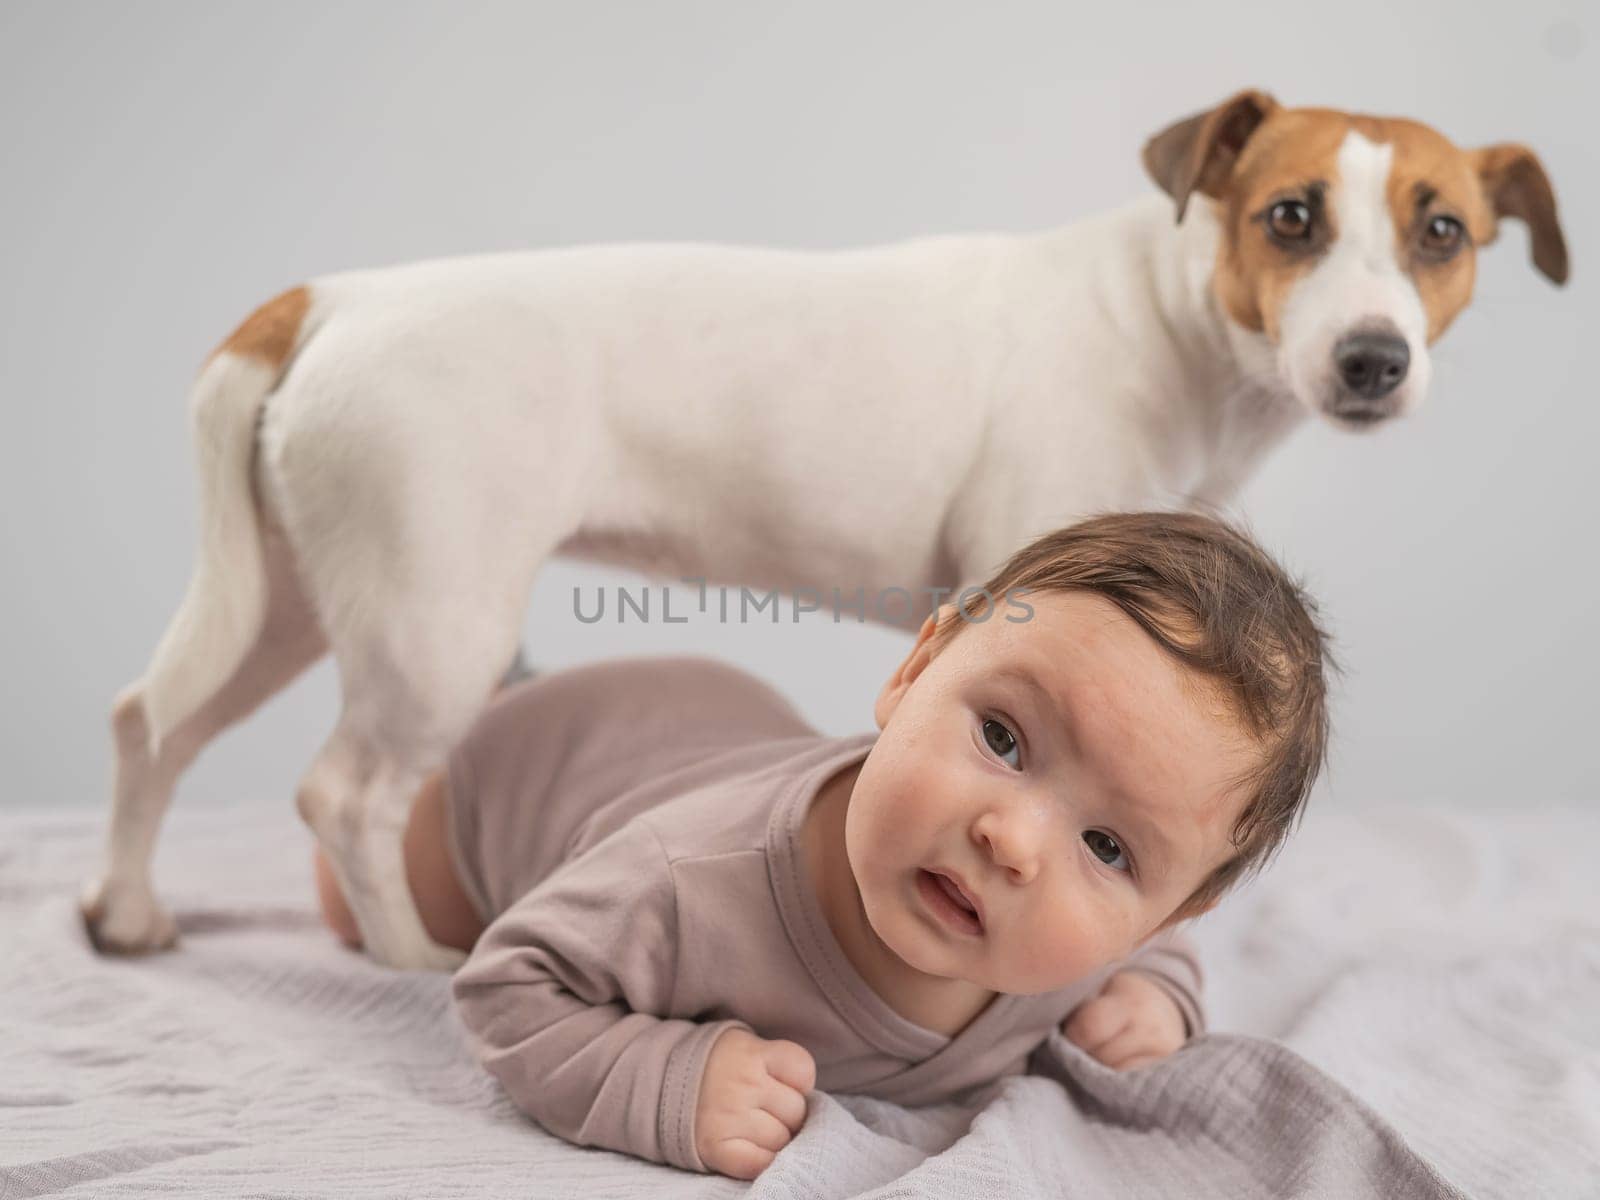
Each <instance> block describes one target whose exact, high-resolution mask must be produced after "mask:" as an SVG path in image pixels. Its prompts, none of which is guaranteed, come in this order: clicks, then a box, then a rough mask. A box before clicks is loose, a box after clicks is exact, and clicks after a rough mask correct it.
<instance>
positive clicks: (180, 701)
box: [142, 287, 317, 758]
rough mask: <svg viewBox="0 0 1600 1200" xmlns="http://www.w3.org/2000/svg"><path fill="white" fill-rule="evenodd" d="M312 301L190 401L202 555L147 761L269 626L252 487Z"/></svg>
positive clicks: (287, 305) (168, 650)
mask: <svg viewBox="0 0 1600 1200" xmlns="http://www.w3.org/2000/svg"><path fill="white" fill-rule="evenodd" d="M313 301H314V296H313V293H312V292H311V289H309V288H306V287H298V288H293V289H291V290H290V291H287V292H284V293H283V294H282V295H280V296H277V297H276V298H274V299H272V300H269V301H268V302H267V303H266V304H264V305H262V306H261V307H260V308H258V309H257V310H256V311H255V312H253V313H251V314H250V316H249V317H247V318H246V319H245V321H244V323H243V324H242V325H240V326H239V328H238V329H236V330H234V331H233V333H232V334H230V335H229V336H228V338H227V340H225V341H224V342H223V343H222V344H221V345H220V346H218V347H217V349H216V350H215V351H214V352H213V353H212V355H211V357H210V358H209V359H207V360H206V363H205V365H204V366H203V367H202V368H201V369H200V376H199V378H198V379H196V380H195V384H194V389H193V390H192V392H191V393H190V397H189V419H190V425H191V429H192V433H193V436H194V447H195V457H196V466H197V473H198V475H199V480H200V517H199V519H200V546H199V553H198V555H197V557H196V559H195V566H194V573H193V574H192V575H191V576H190V578H189V590H188V591H187V592H186V593H185V595H184V597H183V603H182V604H180V605H179V606H178V611H177V613H176V614H174V616H173V618H172V621H171V623H170V624H169V625H168V626H167V630H166V632H165V633H164V634H163V635H162V637H161V641H160V642H159V643H158V644H157V646H156V649H155V653H154V654H153V655H152V656H151V659H150V665H149V667H147V668H146V670H145V673H144V678H143V680H142V691H143V693H144V695H143V703H144V711H145V721H146V727H147V728H148V729H149V750H150V756H151V757H152V758H154V757H155V755H156V752H157V751H158V750H159V748H160V745H161V740H162V738H163V737H165V736H166V735H167V734H168V733H170V732H171V731H172V730H173V729H174V728H176V727H177V726H178V724H179V723H180V722H182V721H183V720H184V718H186V717H188V716H190V715H191V714H193V713H194V712H195V710H197V709H198V708H199V707H200V706H201V705H202V704H204V703H205V702H206V700H207V699H209V698H210V697H211V696H212V694H214V693H215V692H216V691H217V689H218V688H220V687H221V686H222V685H223V684H224V683H226V682H227V680H228V678H229V677H230V676H231V675H232V674H233V672H234V671H235V670H236V669H237V668H238V666H239V664H240V663H241V662H242V661H243V660H244V656H245V654H246V653H248V652H249V650H250V647H251V645H252V644H253V643H254V641H255V639H256V635H257V634H258V633H259V632H260V630H261V625H262V622H263V621H264V620H265V617H266V606H267V578H266V570H265V567H264V565H263V563H262V555H261V533H260V529H259V527H258V525H257V512H256V503H255V495H254V490H253V487H252V482H251V475H252V460H253V455H254V453H255V444H256V428H257V422H258V420H259V418H260V415H261V411H262V408H263V406H264V405H265V403H266V399H267V397H268V396H269V395H270V394H271V393H272V391H273V389H274V388H276V387H277V386H278V383H279V381H280V380H281V379H282V378H283V375H284V373H285V372H286V371H287V370H288V368H289V364H290V362H292V361H293V359H294V356H295V354H296V352H298V351H299V349H300V347H301V346H302V345H304V344H305V341H306V339H307V338H309V337H310V336H311V333H312V331H313V329H314V327H315V325H316V324H317V322H316V320H315V313H314V311H313V309H314V304H313Z"/></svg>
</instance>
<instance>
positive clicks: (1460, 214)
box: [1355, 117, 1495, 342]
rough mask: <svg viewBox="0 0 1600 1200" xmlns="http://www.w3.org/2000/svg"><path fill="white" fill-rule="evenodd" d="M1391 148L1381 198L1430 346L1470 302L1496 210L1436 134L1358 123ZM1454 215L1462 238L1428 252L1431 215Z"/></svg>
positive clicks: (1465, 164) (1409, 124)
mask: <svg viewBox="0 0 1600 1200" xmlns="http://www.w3.org/2000/svg"><path fill="white" fill-rule="evenodd" d="M1355 127H1356V128H1357V129H1358V130H1359V131H1360V132H1361V133H1363V134H1364V135H1365V136H1366V137H1368V138H1369V139H1371V140H1372V141H1374V142H1388V143H1389V144H1390V145H1392V146H1393V147H1394V152H1393V156H1392V158H1391V161H1390V165H1389V179H1388V183H1387V185H1386V195H1387V197H1388V201H1389V217H1390V220H1391V222H1392V223H1393V225H1394V231H1395V261H1396V262H1398V263H1399V264H1400V267H1401V269H1402V270H1404V271H1405V272H1406V273H1407V274H1408V275H1410V276H1411V282H1412V283H1413V284H1414V285H1415V286H1416V289H1417V295H1418V297H1419V298H1420V299H1421V300H1422V307H1423V311H1424V312H1426V313H1427V315H1428V341H1429V342H1432V341H1433V340H1434V339H1435V338H1437V337H1438V336H1439V335H1440V334H1442V333H1443V332H1444V331H1445V330H1446V329H1447V328H1449V326H1450V323H1451V322H1452V321H1454V320H1455V319H1456V316H1457V314H1459V313H1460V312H1461V310H1462V309H1463V308H1465V307H1466V306H1467V301H1469V300H1471V299H1472V287H1473V283H1474V281H1475V280H1476V278H1477V254H1476V247H1478V246H1483V245H1487V244H1488V243H1489V242H1491V241H1493V240H1494V224H1495V223H1494V213H1493V212H1492V211H1491V209H1490V208H1489V205H1488V203H1487V201H1486V200H1485V198H1484V195H1483V188H1482V187H1481V186H1480V185H1479V182H1478V176H1477V173H1476V172H1475V171H1474V170H1473V168H1472V161H1471V157H1470V156H1469V155H1468V154H1467V153H1466V151H1464V150H1462V149H1460V148H1459V147H1458V146H1456V145H1455V143H1453V142H1451V141H1450V140H1449V139H1448V138H1446V137H1445V136H1444V135H1443V134H1441V133H1439V132H1438V131H1437V130H1434V129H1430V128H1429V127H1428V126H1426V125H1422V124H1419V123H1418V122H1416V121H1407V120H1403V119H1400V118H1392V119H1387V120H1378V119H1376V118H1372V117H1366V118H1362V119H1361V120H1360V121H1359V122H1358V123H1357V124H1356V126H1355ZM1441 216H1442V217H1453V218H1455V219H1456V220H1457V221H1460V222H1461V224H1462V225H1463V226H1464V227H1465V228H1466V237H1465V238H1464V239H1463V240H1462V242H1461V244H1460V245H1459V247H1458V248H1457V249H1456V250H1455V252H1454V253H1452V254H1451V255H1450V256H1449V257H1447V258H1442V259H1441V258H1439V257H1437V256H1435V255H1431V254H1429V253H1428V252H1427V251H1426V249H1425V247H1424V244H1423V233H1424V231H1425V230H1426V228H1427V225H1428V222H1430V221H1431V220H1433V219H1434V218H1435V217H1441Z"/></svg>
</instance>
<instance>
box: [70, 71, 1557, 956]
mask: <svg viewBox="0 0 1600 1200" xmlns="http://www.w3.org/2000/svg"><path fill="white" fill-rule="evenodd" d="M1144 162H1145V165H1146V167H1147V168H1148V170H1149V172H1150V174H1151V176H1152V177H1153V178H1154V179H1155V182H1156V183H1157V184H1159V185H1160V187H1161V189H1162V191H1164V192H1165V193H1166V195H1165V196H1164V197H1160V196H1151V197H1150V198H1148V199H1144V200H1139V201H1137V202H1136V203H1134V204H1131V205H1129V206H1128V207H1126V208H1124V209H1122V210H1120V211H1117V212H1114V213H1111V214H1110V215H1107V216H1103V217H1100V218H1098V219H1095V220H1090V221H1085V222H1082V223H1080V224H1075V225H1071V226H1068V227H1066V228H1061V229H1055V230H1050V231H1047V232H1042V233H1033V234H1025V235H1013V234H979V235H971V236H948V237H927V238H919V239H916V240H912V241H906V242H901V243H897V244H892V245H887V246H881V247H874V248H867V249H855V250H845V251H834V252H825V253H802V252H792V251H783V250H767V249H751V248H733V247H724V246H710V245H607V246H591V247H578V248H571V249H551V250H544V251H538V252H529V253H516V254H497V255H485V256H481V257H470V258H457V259H449V260H442V261H434V262H422V263H416V264H412V265H406V266H398V267H393V268H388V269H382V270H370V271H352V272H348V273H344V274H337V275H329V276H326V277H323V278H320V279H316V280H314V281H312V282H310V283H307V284H304V285H302V286H300V287H296V288H294V289H292V290H290V291H288V292H285V293H284V294H282V295H280V296H278V297H277V298H276V299H274V300H271V301H269V302H268V303H267V304H265V305H264V306H263V307H262V308H260V309H259V310H258V311H256V312H255V313H254V314H253V315H251V316H250V317H249V318H248V319H247V320H246V321H245V322H244V323H243V324H242V325H241V326H240V327H239V328H238V329H237V330H236V331H235V332H234V333H233V334H232V335H231V336H230V337H229V338H228V339H227V340H226V341H224V342H223V343H222V345H221V346H220V347H219V348H218V349H217V351H216V352H215V353H214V354H213V355H212V356H211V358H210V359H208V360H207V362H206V364H205V365H204V367H203V368H202V369H201V372H200V375H199V378H198V380H197V381H196V384H195V386H194V390H193V393H192V400H191V411H192V417H193V422H194V433H195V438H196V442H197V446H198V450H197V456H198V470H199V475H200V488H201V517H200V546H199V554H198V561H197V565H196V567H195V570H194V574H193V577H192V578H191V580H190V583H189V589H188V592H187V594H186V595H185V596H184V598H183V601H182V604H181V605H180V607H179V608H178V611H177V614H176V615H175V616H174V618H173V620H172V622H171V625H170V626H169V627H168V629H167V631H166V634H165V635H164V637H163V638H162V640H161V642H160V644H159V645H158V646H157V647H156V650H155V653H154V656H153V658H152V661H151V663H150V665H149V667H148V669H147V670H146V671H145V673H144V675H143V676H142V677H141V678H140V679H138V680H137V681H135V682H134V683H133V684H132V685H130V686H129V687H127V688H126V689H124V690H123V691H122V692H121V693H120V694H119V695H118V697H117V699H116V701H115V704H114V707H113V711H112V718H111V724H112V729H113V732H114V736H115V744H116V779H115V793H114V797H113V806H112V812H111V823H110V832H109V838H108V855H107V861H106V863H105V867H104V870H103V873H102V874H101V876H100V877H99V878H98V879H96V880H94V881H92V882H91V883H90V884H89V885H88V886H87V887H86V889H85V891H84V894H83V896H82V898H81V901H80V905H81V910H82V913H83V916H84V919H85V922H86V924H87V927H88V931H89V934H90V937H91V939H92V941H93V942H94V944H95V945H96V946H97V947H98V948H100V949H101V950H104V951H116V952H124V953H130V952H139V951H148V950H154V949H158V948H162V947H166V946H169V945H171V944H172V943H173V942H174V941H175V940H176V927H175V925H174V923H173V921H172V919H171V917H170V916H169V915H168V913H167V912H166V911H165V910H164V909H163V908H162V906H161V905H160V903H159V902H158V901H157V899H156V896H155V893H154V891H153V890H152V888H151V882H150V858H151V854H152V850H153V846H154V841H155V837H156V833H157V829H158V826H159V824H160V822H161V819H162V816H163V814H164V812H165V810H166V808H167V805H168V801H169V799H170V797H171V794H172V790H173V786H174V784H175V783H176V781H177V778H178V776H179V774H180V773H181V772H182V771H183V769H184V768H185V767H186V766H187V765H188V764H189V763H190V762H191V761H193V759H194V758H195V756H196V755H197V754H198V753H199V751H200V749H201V748H202V747H203V746H204V745H205V744H206V743H207V742H208V741H209V740H210V739H211V738H212V737H214V736H215V735H216V734H217V733H218V732H219V731H220V730H222V729H223V728H224V727H226V726H228V725H231V724H232V723H234V722H235V721H238V720H240V719H241V718H243V717H244V716H246V715H247V714H248V713H250V712H251V711H253V710H254V709H255V708H256V707H257V706H258V705H260V704H261V703H262V701H264V700H265V699H267V697H269V696H271V695H272V694H273V693H274V692H276V691H278V690H279V689H280V688H282V687H284V686H285V685H286V684H287V683H288V682H289V681H290V680H291V679H293V678H294V677H295V676H297V675H299V674H300V673H301V672H302V671H303V670H304V669H305V668H306V667H307V666H309V665H310V664H311V663H312V662H314V661H315V660H316V659H318V658H319V657H320V656H321V655H322V654H323V653H324V652H326V651H328V650H330V649H331V650H332V652H333V655H334V657H335V659H336V660H337V662H338V667H339V676H340V685H341V690H342V698H343V706H342V711H341V714H340V717H339V719H338V722H337V725H336V727H335V728H334V730H333V732H332V734H331V736H330V737H329V738H328V740H327V742H326V743H325V744H324V745H323V747H322V748H321V750H320V751H319V752H318V753H317V755H316V757H315V758H314V759H313V761H312V762H311V764H310V766H309V768H308V769H307V771H306V773H305V775H304V777H303V779H302V780H301V782H300V785H299V788H298V792H297V797H296V802H297V805H298V808H299V811H300V813H301V815H302V817H303V818H304V819H305V820H306V821H307V822H308V823H309V825H310V826H311V828H312V830H313V831H314V832H315V835H316V837H317V839H318V841H319V842H320V844H321V846H322V848H323V850H324V851H325V852H326V854H327V857H328V859H329V862H330V864H331V865H332V867H333V870H334V874H335V876H336V878H337V880H338V883H339V886H340V889H341V891H342V892H343V894H344V895H345V896H346V897H347V898H348V900H349V903H350V906H351V908H352V910H353V911H354V914H355V916H356V920H357V924H358V925H359V927H360V932H361V938H362V941H363V942H364V943H365V945H366V947H367V948H368V950H369V951H370V952H371V953H372V954H373V955H374V956H375V957H377V958H378V959H379V960H380V961H382V962H385V963H389V964H391V965H393V966H397V967H437V968H448V967H451V966H453V965H455V964H456V963H457V962H458V961H459V959H460V955H459V954H457V953H456V952H455V951H452V950H447V949H445V948H443V947H440V946H438V945H436V944H435V943H434V942H432V941H431V939H430V938H429V937H428V935H427V933H426V931H425V930H424V928H423V926H422V923H421V921H420V919H419V917H418V916H417V913H416V909H415V907H414V905H413V904H412V901H411V896H410V892H409V890H408V888H407V884H406V877H405V871H404V865H403V860H402V857H401V833H402V830H403V829H404V826H405V823H406V820H407V816H408V813H409V810H410V806H411V803H412V799H413V797H414V796H415V795H416V793H417V790H418V787H419V785H420V783H421V781H422V779H423V778H424V776H425V774H426V773H427V772H429V771H430V770H433V769H435V768H436V767H437V765H438V764H439V763H440V762H441V761H442V760H443V758H444V756H445V754H446V753H447V751H448V750H449V748H450V747H451V746H452V745H453V744H454V743H455V741H456V740H457V739H458V738H459V737H460V736H461V735H462V734H463V733H464V732H465V730H466V729H467V727H468V726H469V724H470V723H471V722H472V720H473V718H474V716H475V715H476V713H477V712H478V710H479V708H480V706H482V705H483V704H484V703H485V702H486V700H487V698H488V697H489V695H490V694H491V692H492V691H493V689H494V686H495V684H496V681H497V680H498V679H499V678H500V677H501V674H502V672H503V671H505V669H506V664H507V663H508V662H509V661H510V660H511V659H512V658H513V655H514V654H515V652H516V650H517V644H518V636H519V631H520V629H521V625H522V621H523V617H524V609H525V604H526V601H527V597H528V594H529V591H530V589H531V587H532V581H533V577H534V573H535V571H536V570H537V569H538V567H539V564H540V563H541V562H543V561H544V559H545V558H546V557H548V556H549V555H552V554H556V553H567V554H572V555H576V556H579V557H586V558H590V559H594V560H599V561H603V562H610V563H617V564H622V565H626V566H629V567H633V568H638V569H641V570H646V571H651V572H659V573H661V574H663V575H666V576H671V577H683V576H693V577H701V578H706V579H710V580H714V581H722V582H728V583H738V584H755V585H761V586H763V587H766V588H769V589H783V590H786V591H789V592H791V593H799V592H801V591H806V592H820V591H822V590H824V589H828V588H833V587H839V586H843V587H846V588H849V589H851V590H852V593H853V591H854V589H856V588H860V587H865V588H866V589H869V590H871V589H879V590H881V589H886V588H891V587H898V588H905V589H908V590H910V591H912V592H913V593H914V594H916V595H919V596H920V595H924V594H928V595H930V596H932V595H934V594H935V589H939V590H944V591H953V590H956V589H959V588H961V587H962V586H964V585H966V584H969V583H971V582H973V581H975V580H982V579H983V578H986V577H987V575H988V574H989V573H990V572H991V570H992V569H993V568H995V567H996V566H997V565H999V563H1000V562H1002V561H1003V560H1004V559H1005V557H1006V556H1007V555H1009V554H1010V553H1011V552H1012V551H1014V550H1016V549H1017V548H1019V547H1020V546H1022V545H1023V544H1024V543H1025V542H1027V541H1028V540H1029V539H1031V538H1033V537H1034V536H1036V535H1038V534H1042V533H1045V532H1046V531H1048V530H1051V529H1054V528H1057V527H1059V526H1062V525H1066V524H1068V523H1070V522H1071V521H1073V520H1074V519H1077V518H1080V517H1082V516H1085V515H1087V514H1089V513H1091V512H1096V511H1102V510H1108V509H1136V508H1148V507H1161V506H1180V505H1191V504H1193V505H1207V506H1214V505H1219V504H1221V503H1223V502H1225V501H1226V500H1227V499H1228V498H1229V497H1230V496H1232V495H1233V493H1234V492H1235V490H1236V489H1237V488H1238V487H1239V485H1240V484H1241V483H1242V482H1243V481H1244V479H1245V478H1246V477H1247V476H1248V475H1249V474H1250V472H1251V471H1252V470H1253V469H1254V467H1255V465H1256V463H1257V462H1258V461H1259V460H1260V459H1261V458H1262V457H1263V456H1264V455H1265V454H1266V453H1267V452H1268V451H1269V450H1270V449H1272V448H1273V447H1274V446H1275V445H1276V444H1277V443H1278V442H1280V441H1281V440H1282V439H1283V438H1284V436H1285V435H1286V434H1287V433H1288V432H1289V431H1290V430H1291V429H1292V428H1293V427H1294V426H1295V425H1296V424H1297V423H1298V422H1300V421H1301V420H1303V419H1304V418H1305V417H1306V415H1307V414H1310V413H1315V414H1318V415H1319V416H1321V417H1323V418H1325V419H1327V420H1328V421H1330V422H1332V423H1333V424H1334V425H1337V426H1340V427H1343V428H1346V429H1367V428H1371V427H1373V426H1376V425H1379V424H1382V423H1384V422H1385V421H1387V420H1388V419H1390V418H1391V417H1395V416H1398V415H1400V414H1403V413H1406V412H1408V411H1410V410H1412V409H1414V408H1415V407H1416V406H1417V405H1418V404H1420V403H1421V402H1422V399H1423V395H1424V393H1425V392H1426V390H1427V386H1428V376H1429V359H1428V346H1429V344H1430V343H1431V342H1432V341H1433V340H1434V339H1435V338H1437V337H1438V336H1439V335H1440V334H1441V333H1443V332H1444V330H1445V329H1446V327H1448V326H1449V324H1450V322H1451V320H1452V319H1454V317H1455V316H1456V314H1457V313H1459V312H1460V311H1461V309H1462V307H1463V306H1464V305H1465V304H1466V303H1467V301H1468V299H1469V297H1470V296H1471V294H1472V286H1473V273H1474V254H1475V252H1476V250H1477V248H1478V247H1479V246H1483V245H1487V244H1488V243H1489V242H1491V241H1493V240H1494V237H1495V234H1496V225H1497V222H1498V220H1499V218H1501V217H1507V216H1511V217H1517V218H1520V219H1521V220H1522V221H1524V222H1526V223H1527V226H1528V228H1529V230H1530V233H1531V246H1532V255H1533V262H1534V265H1535V266H1536V267H1537V268H1538V269H1539V270H1540V271H1541V272H1543V273H1544V274H1545V275H1546V276H1548V277H1549V278H1550V279H1552V280H1554V281H1555V282H1556V283H1562V282H1564V281H1565V279H1566V277H1567V253H1566V247H1565V244H1564V242H1563V238H1562V233H1561V228H1560V225H1559V223H1558V221H1557V217H1556V205H1555V198H1554V196H1553V195H1552V193H1551V188H1550V184H1549V182H1548V180H1547V179H1546V176H1545V173H1544V170H1543V169H1542V167H1541V166H1540V164H1539V161H1538V159H1537V158H1535V156H1534V155H1533V153H1532V152H1531V151H1529V150H1528V149H1526V148H1525V147H1522V146H1519V145H1496V146H1490V147H1487V148H1485V149H1480V150H1461V149H1458V148H1457V147H1456V146H1454V145H1453V144H1451V143H1450V142H1449V141H1448V140H1446V139H1445V138H1444V137H1443V136H1441V135H1440V134H1438V133H1436V132H1434V131H1433V130H1432V129H1430V128H1428V127H1426V126H1424V125H1419V124H1416V123H1414V122H1411V121H1405V120H1391V119H1380V118H1375V117H1367V116H1352V115H1348V114H1345V113H1342V112H1335V111H1329V110H1324V109H1290V108H1283V107H1280V106H1279V105H1278V104H1277V103H1276V102H1275V101H1274V100H1273V99H1272V98H1271V97H1270V96H1267V95H1264V94H1263V93H1261V92H1258V91H1246V92H1242V93H1240V94H1238V95H1236V96H1234V97H1232V98H1230V99H1228V100H1227V101H1225V102H1224V103H1222V104H1220V105H1218V106H1217V107H1216V108H1214V109H1211V110H1209V111H1207V112H1204V113H1200V114H1198V115H1196V116H1193V117H1190V118H1188V119H1187V120H1183V121H1180V122H1178V123H1177V124H1175V125H1173V126H1171V127H1170V128H1168V129H1166V130H1164V131H1163V132H1161V133H1159V134H1157V135H1156V136H1155V137H1154V138H1152V139H1151V140H1150V142H1149V143H1148V144H1147V145H1146V146H1145V148H1144ZM1174 209H1175V210H1176V216H1177V220H1176V221H1175V220H1174V219H1173V217H1174ZM934 607H937V606H936V605H935V604H934V603H933V602H932V600H931V599H930V601H929V603H928V604H927V605H925V606H918V607H917V608H914V609H913V611H911V612H910V613H909V615H908V616H907V617H906V619H905V620H904V621H903V622H902V621H898V620H895V621H893V623H895V624H903V625H905V626H906V627H907V628H911V629H915V628H916V627H917V626H918V625H919V624H920V623H921V619H922V617H923V616H924V615H925V614H926V612H927V611H929V610H931V609H932V608H934ZM885 619H888V618H887V616H885Z"/></svg>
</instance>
